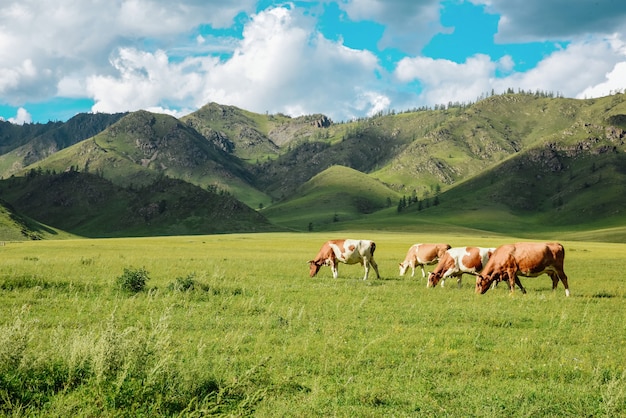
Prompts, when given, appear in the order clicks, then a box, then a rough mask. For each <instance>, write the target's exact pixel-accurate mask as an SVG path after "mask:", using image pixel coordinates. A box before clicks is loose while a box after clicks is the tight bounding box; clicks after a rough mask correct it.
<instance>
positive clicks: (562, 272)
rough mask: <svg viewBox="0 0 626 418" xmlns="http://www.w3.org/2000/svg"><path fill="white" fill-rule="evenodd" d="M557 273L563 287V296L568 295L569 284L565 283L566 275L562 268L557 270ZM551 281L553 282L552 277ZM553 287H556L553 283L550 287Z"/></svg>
mask: <svg viewBox="0 0 626 418" xmlns="http://www.w3.org/2000/svg"><path fill="white" fill-rule="evenodd" d="M557 274H558V277H559V279H561V282H562V283H563V286H564V287H565V296H569V285H568V283H567V275H566V274H565V272H564V271H563V270H559V271H558V273H557ZM552 282H554V279H553V280H552ZM555 288H556V285H553V287H552V289H555Z"/></svg>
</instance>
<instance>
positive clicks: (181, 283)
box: [168, 274, 196, 292]
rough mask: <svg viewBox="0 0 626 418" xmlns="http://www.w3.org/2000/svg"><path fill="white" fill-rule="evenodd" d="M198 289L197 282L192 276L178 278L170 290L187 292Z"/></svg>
mask: <svg viewBox="0 0 626 418" xmlns="http://www.w3.org/2000/svg"><path fill="white" fill-rule="evenodd" d="M195 287H196V282H195V280H194V275H193V274H190V275H189V276H187V277H177V278H176V282H175V283H170V285H169V286H168V288H169V289H170V290H174V291H176V292H187V291H190V290H194V289H195Z"/></svg>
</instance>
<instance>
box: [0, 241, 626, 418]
mask: <svg viewBox="0 0 626 418" xmlns="http://www.w3.org/2000/svg"><path fill="white" fill-rule="evenodd" d="M347 235H349V236H350V237H357V238H358V237H366V238H372V239H375V240H376V242H377V253H376V258H377V261H378V264H379V267H380V270H381V274H382V276H383V278H382V279H381V280H368V281H363V280H361V277H362V268H361V267H359V266H345V265H340V267H339V278H338V279H337V280H335V279H333V278H332V275H331V273H330V271H329V269H323V270H322V271H321V272H320V274H319V276H318V277H316V278H314V279H311V278H309V277H308V268H307V265H306V260H309V259H310V258H311V257H312V256H314V255H315V253H316V252H317V250H318V249H319V246H320V245H321V243H322V242H323V241H324V240H326V239H329V238H331V236H327V235H325V234H258V235H228V236H210V237H209V236H202V237H170V238H149V239H114V240H73V241H56V242H52V241H47V242H24V243H9V244H7V245H6V246H5V247H4V248H3V264H2V265H1V266H0V301H1V302H2V303H1V304H0V313H1V315H0V411H1V412H0V414H4V415H13V416H30V415H45V416H68V415H72V414H79V415H83V416H93V415H98V416H120V415H122V416H137V415H150V416H171V415H179V414H181V415H184V416H201V415H208V414H216V415H220V414H221V415H234V416H246V415H256V416H329V415H330V416H381V417H382V416H416V415H423V416H453V415H454V416H557V415H558V416H607V417H608V416H620V415H624V414H626V393H625V390H624V387H625V385H624V384H625V383H626V375H625V371H624V370H625V369H624V363H623V360H622V359H623V358H625V355H626V348H625V347H626V344H625V343H626V332H625V329H624V323H625V322H624V320H625V319H626V317H625V314H624V312H625V311H624V310H623V303H624V298H625V297H626V287H625V285H624V283H623V279H622V276H621V272H622V271H624V268H626V257H624V254H626V252H625V251H624V250H625V249H626V247H625V246H624V245H619V244H604V243H581V242H564V244H565V248H566V262H565V270H566V272H567V274H568V275H569V277H570V288H571V290H572V296H571V297H570V298H566V297H565V296H564V290H563V288H562V287H559V288H558V289H557V291H556V292H554V293H553V292H552V291H551V290H550V288H551V281H550V279H549V278H548V277H547V276H542V277H539V278H536V279H522V282H523V283H524V285H525V287H526V288H527V290H528V294H527V295H521V294H519V293H515V294H513V295H509V293H508V290H507V289H505V287H506V286H499V287H498V288H496V289H492V290H490V291H489V292H487V293H486V294H485V295H475V294H474V291H473V280H471V278H470V277H466V278H465V280H464V284H463V287H462V288H461V289H457V288H456V286H449V287H446V288H441V287H438V288H436V289H427V288H426V283H425V281H424V280H422V279H418V278H414V279H410V278H399V277H398V268H397V265H398V262H400V261H402V258H403V257H404V254H405V252H406V249H407V248H408V246H410V245H411V244H413V243H415V242H428V241H446V242H449V243H450V244H451V245H453V246H458V245H465V244H474V245H484V246H486V245H499V244H502V243H505V242H511V241H513V240H515V239H514V238H507V237H495V236H492V237H489V236H483V237H475V236H470V235H460V234H455V235H453V234H447V235H438V236H435V235H426V234H422V235H409V234H392V233H378V232H362V233H355V232H352V233H348V234H346V233H342V234H339V235H333V236H332V237H335V236H347ZM138 268H142V269H145V273H146V274H147V275H149V277H150V280H149V281H148V282H147V285H146V287H145V289H144V291H142V292H138V293H128V292H120V291H119V290H118V288H117V286H116V280H117V279H118V278H119V277H120V276H122V275H123V274H124V271H125V270H130V271H135V269H138Z"/></svg>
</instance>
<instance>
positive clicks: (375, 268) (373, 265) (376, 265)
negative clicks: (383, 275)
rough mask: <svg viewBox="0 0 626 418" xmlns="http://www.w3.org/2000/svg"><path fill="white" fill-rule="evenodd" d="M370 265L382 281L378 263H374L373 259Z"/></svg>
mask: <svg viewBox="0 0 626 418" xmlns="http://www.w3.org/2000/svg"><path fill="white" fill-rule="evenodd" d="M370 264H371V265H372V267H374V271H375V272H376V278H377V279H380V273H379V272H378V264H376V261H374V258H373V257H372V258H371V259H370Z"/></svg>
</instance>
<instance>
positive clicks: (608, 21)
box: [470, 0, 626, 43]
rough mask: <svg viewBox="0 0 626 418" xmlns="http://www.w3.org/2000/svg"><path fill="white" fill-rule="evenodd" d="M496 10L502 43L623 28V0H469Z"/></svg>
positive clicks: (581, 36)
mask: <svg viewBox="0 0 626 418" xmlns="http://www.w3.org/2000/svg"><path fill="white" fill-rule="evenodd" d="M470 1H471V2H472V3H475V4H482V5H485V6H487V10H489V11H490V12H492V13H496V14H499V15H500V16H501V17H500V22H499V25H498V33H497V35H496V40H497V41H499V42H502V43H506V42H511V43H519V42H534V41H545V40H569V39H577V40H579V41H580V40H582V39H584V38H585V37H586V36H587V35H589V34H604V35H609V34H612V33H615V32H624V31H625V30H626V2H624V1H610V0H599V1H586V0H550V1H546V0H470Z"/></svg>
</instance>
